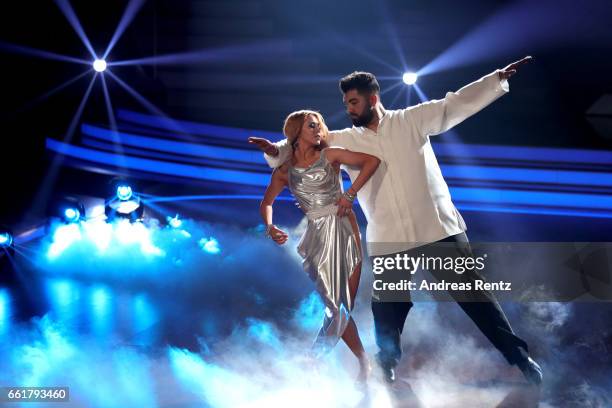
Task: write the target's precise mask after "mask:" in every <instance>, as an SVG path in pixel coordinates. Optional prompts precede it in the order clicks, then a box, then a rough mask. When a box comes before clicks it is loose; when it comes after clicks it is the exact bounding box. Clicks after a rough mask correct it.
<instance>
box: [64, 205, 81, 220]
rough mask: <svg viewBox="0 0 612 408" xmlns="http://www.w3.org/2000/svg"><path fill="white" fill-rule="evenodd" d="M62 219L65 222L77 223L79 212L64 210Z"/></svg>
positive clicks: (76, 210) (71, 209)
mask: <svg viewBox="0 0 612 408" xmlns="http://www.w3.org/2000/svg"><path fill="white" fill-rule="evenodd" d="M64 219H65V220H66V221H67V222H78V221H79V220H80V219H81V212H80V211H79V210H78V209H76V208H72V207H69V208H66V209H65V210H64Z"/></svg>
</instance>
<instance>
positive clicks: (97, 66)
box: [92, 59, 106, 72]
mask: <svg viewBox="0 0 612 408" xmlns="http://www.w3.org/2000/svg"><path fill="white" fill-rule="evenodd" d="M92 65H93V69H94V70H95V71H96V72H104V71H105V70H106V61H104V60H103V59H97V60H95V61H94V62H93V64H92Z"/></svg>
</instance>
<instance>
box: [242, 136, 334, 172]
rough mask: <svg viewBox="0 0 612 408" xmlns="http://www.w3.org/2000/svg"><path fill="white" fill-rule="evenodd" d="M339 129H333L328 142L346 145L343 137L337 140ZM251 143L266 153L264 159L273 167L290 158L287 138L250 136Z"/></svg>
mask: <svg viewBox="0 0 612 408" xmlns="http://www.w3.org/2000/svg"><path fill="white" fill-rule="evenodd" d="M337 133H338V132H337V131H331V132H329V133H328V134H327V143H329V144H333V145H337V146H339V147H345V146H344V145H343V144H342V143H337V142H342V138H340V140H337V138H336V134H337ZM249 143H250V144H254V145H255V146H257V147H258V148H259V150H261V151H262V152H263V153H264V159H266V161H267V162H268V165H269V166H270V167H272V168H277V167H278V166H280V165H281V164H283V163H284V162H286V161H287V159H289V156H290V155H291V146H289V143H287V139H283V140H280V141H278V142H276V143H272V142H270V141H269V140H268V139H264V138H261V137H253V136H252V137H249Z"/></svg>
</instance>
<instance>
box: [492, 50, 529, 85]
mask: <svg viewBox="0 0 612 408" xmlns="http://www.w3.org/2000/svg"><path fill="white" fill-rule="evenodd" d="M532 59H533V57H532V56H530V55H528V56H526V57H525V58H523V59H520V60H518V61H516V62H513V63H512V64H509V65H508V66H506V67H505V68H503V69H500V70H499V79H500V80H502V81H503V80H504V79H508V78H510V77H511V76H512V75H514V74H516V70H517V68H518V67H520V66H521V65H523V64H526V63H528V62H529V61H531V60H532Z"/></svg>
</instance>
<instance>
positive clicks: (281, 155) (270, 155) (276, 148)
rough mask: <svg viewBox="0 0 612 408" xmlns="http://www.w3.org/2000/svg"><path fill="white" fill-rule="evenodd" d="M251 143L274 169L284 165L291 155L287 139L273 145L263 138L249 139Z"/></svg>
mask: <svg viewBox="0 0 612 408" xmlns="http://www.w3.org/2000/svg"><path fill="white" fill-rule="evenodd" d="M249 143H251V144H254V145H255V146H257V147H258V148H259V149H260V150H261V151H262V152H263V153H264V159H266V161H267V162H268V165H269V166H270V167H272V168H276V167H278V166H280V165H281V164H283V163H284V162H285V161H287V159H288V158H289V155H290V154H291V146H289V143H287V139H283V140H281V141H279V142H276V143H272V142H270V141H269V140H268V139H264V138H261V137H249Z"/></svg>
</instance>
